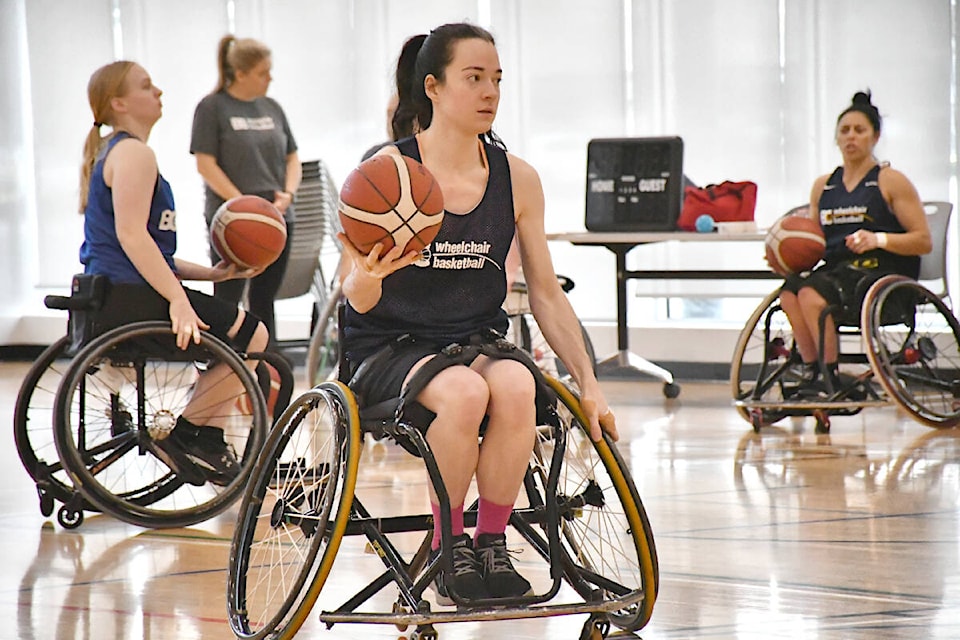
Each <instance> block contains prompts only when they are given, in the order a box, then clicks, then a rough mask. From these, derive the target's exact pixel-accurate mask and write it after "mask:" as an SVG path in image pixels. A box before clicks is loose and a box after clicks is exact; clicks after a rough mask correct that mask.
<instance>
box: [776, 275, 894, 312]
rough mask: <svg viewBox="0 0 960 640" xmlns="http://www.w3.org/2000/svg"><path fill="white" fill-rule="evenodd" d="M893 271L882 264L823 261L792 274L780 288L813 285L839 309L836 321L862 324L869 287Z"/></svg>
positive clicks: (798, 288) (785, 289)
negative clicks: (865, 265)
mask: <svg viewBox="0 0 960 640" xmlns="http://www.w3.org/2000/svg"><path fill="white" fill-rule="evenodd" d="M891 273H893V272H892V271H889V270H886V269H882V268H874V269H869V268H863V267H858V266H855V265H852V264H841V265H839V266H832V267H831V266H828V265H823V266H821V267H819V268H818V269H815V270H814V271H813V272H811V273H810V274H808V275H807V276H802V275H797V274H794V275H791V276H788V277H787V279H786V280H785V281H784V283H783V286H782V287H781V289H780V290H781V291H789V292H791V293H794V294H796V293H799V291H800V289H802V288H804V287H810V288H812V289H813V290H814V291H816V292H817V293H819V294H820V297H822V298H823V299H824V300H826V302H827V304H828V305H830V306H832V307H835V308H837V309H839V313H840V315H839V318H837V319H836V320H837V322H838V323H839V324H844V325H859V324H860V308H861V307H862V306H863V298H864V296H865V295H866V294H867V291H868V290H869V289H870V287H871V286H872V285H873V284H874V283H875V282H876V281H877V280H879V279H880V278H882V277H884V276H887V275H890V274H891Z"/></svg>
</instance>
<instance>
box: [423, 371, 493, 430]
mask: <svg viewBox="0 0 960 640" xmlns="http://www.w3.org/2000/svg"><path fill="white" fill-rule="evenodd" d="M430 386H432V387H434V388H433V389H432V390H431V391H432V393H431V396H432V397H433V398H436V400H435V402H434V403H433V405H434V406H432V407H431V409H432V410H433V411H434V412H435V413H436V414H437V415H444V416H451V417H454V416H455V417H458V418H461V420H458V422H460V421H462V422H463V423H464V424H474V425H476V426H478V427H479V425H480V422H481V421H482V420H483V416H484V415H486V413H487V405H488V404H489V402H490V389H489V387H488V386H487V383H486V381H485V380H484V379H483V377H481V376H480V375H478V374H477V373H476V372H475V371H473V370H471V369H469V368H467V367H450V368H449V369H446V370H444V371H441V372H440V373H439V374H437V377H436V378H434V379H433V381H431V383H430Z"/></svg>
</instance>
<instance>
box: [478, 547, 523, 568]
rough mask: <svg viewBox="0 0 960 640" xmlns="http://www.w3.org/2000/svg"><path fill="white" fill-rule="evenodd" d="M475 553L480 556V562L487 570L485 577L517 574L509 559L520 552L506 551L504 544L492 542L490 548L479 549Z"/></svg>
mask: <svg viewBox="0 0 960 640" xmlns="http://www.w3.org/2000/svg"><path fill="white" fill-rule="evenodd" d="M477 553H478V554H479V556H480V561H481V562H482V563H483V566H484V567H486V569H487V571H486V573H487V575H489V574H492V573H516V572H517V570H516V569H515V568H514V567H513V561H512V560H511V559H510V558H511V556H514V555H516V554H518V553H520V552H519V551H513V550H511V549H507V545H506V543H505V542H502V541H500V542H494V543H492V544H491V545H490V546H487V547H479V548H478V549H477Z"/></svg>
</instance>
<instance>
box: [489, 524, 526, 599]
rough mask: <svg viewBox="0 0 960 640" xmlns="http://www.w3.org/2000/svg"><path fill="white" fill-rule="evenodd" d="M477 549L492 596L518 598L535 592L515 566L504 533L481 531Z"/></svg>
mask: <svg viewBox="0 0 960 640" xmlns="http://www.w3.org/2000/svg"><path fill="white" fill-rule="evenodd" d="M476 551H477V557H478V558H479V560H480V563H481V565H482V571H483V581H484V584H486V586H487V591H488V592H489V593H490V597H491V598H516V597H519V596H526V595H530V594H531V593H533V591H532V589H531V588H530V583H529V582H527V580H526V578H524V577H523V576H521V575H520V574H519V573H517V570H516V569H514V568H513V561H512V560H510V552H509V551H507V537H506V536H505V535H504V534H502V533H500V534H495V533H481V534H480V535H479V536H477V546H476Z"/></svg>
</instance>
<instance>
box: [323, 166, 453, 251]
mask: <svg viewBox="0 0 960 640" xmlns="http://www.w3.org/2000/svg"><path fill="white" fill-rule="evenodd" d="M441 222H443V194H442V193H441V191H440V185H438V184H437V181H436V180H435V179H434V177H433V174H431V173H430V171H428V170H427V168H426V167H425V166H423V165H422V164H420V163H419V162H417V161H416V160H414V159H413V158H408V157H406V156H399V155H378V156H373V157H372V158H370V159H368V160H365V161H363V162H362V163H361V164H360V166H358V167H357V168H356V169H354V170H353V171H352V172H350V175H348V176H347V179H346V180H344V181H343V186H342V187H341V188H340V223H341V225H342V226H343V232H344V233H345V234H346V236H347V237H348V238H349V239H350V242H352V243H353V245H354V246H355V247H356V248H357V249H358V250H359V251H360V252H361V253H364V254H366V253H369V252H370V250H371V249H373V247H374V245H376V244H377V243H378V242H381V243H383V251H382V252H381V254H380V255H383V254H385V253H386V252H387V251H390V249H392V248H393V247H394V246H400V247H403V253H404V254H406V253H408V252H410V251H419V250H421V249H423V248H424V247H426V246H427V245H429V244H430V243H431V242H433V239H434V238H435V237H436V236H437V233H438V232H439V231H440V223H441Z"/></svg>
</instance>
